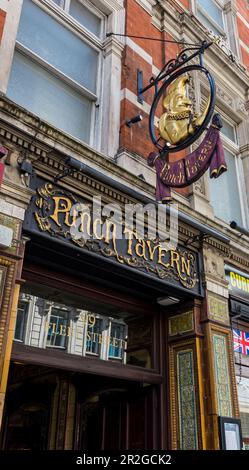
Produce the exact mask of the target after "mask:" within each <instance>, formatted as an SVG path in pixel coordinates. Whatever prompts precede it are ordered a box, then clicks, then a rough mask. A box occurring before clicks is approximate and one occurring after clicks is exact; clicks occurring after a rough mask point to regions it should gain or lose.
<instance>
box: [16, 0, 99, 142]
mask: <svg viewBox="0 0 249 470" xmlns="http://www.w3.org/2000/svg"><path fill="white" fill-rule="evenodd" d="M31 1H32V2H33V3H34V4H35V5H37V6H38V7H39V8H41V9H42V10H43V11H44V12H45V13H47V14H48V15H50V16H51V17H52V18H53V19H55V20H56V21H57V22H58V23H59V24H60V25H62V26H63V27H65V28H66V29H67V30H69V31H70V32H72V33H73V34H74V35H75V36H77V37H78V38H79V39H80V40H81V41H82V42H84V43H86V44H87V45H88V46H90V47H91V48H92V49H94V50H95V51H97V52H98V58H97V74H96V93H93V92H91V91H90V90H88V89H87V88H86V87H84V86H83V85H80V84H79V83H78V82H76V81H75V80H74V79H72V78H70V77H69V76H67V75H66V74H65V73H63V72H62V71H60V70H59V69H57V68H56V67H54V66H53V65H51V64H49V63H48V62H47V61H46V60H44V59H43V58H42V57H40V56H39V55H38V54H36V53H35V52H33V51H32V50H31V49H29V48H28V47H26V46H24V45H23V44H22V43H21V42H20V41H18V40H17V39H16V43H15V50H16V51H17V52H19V53H21V54H23V55H24V56H25V57H27V58H28V59H29V60H31V61H33V62H34V63H35V64H37V65H39V66H41V67H43V68H44V70H46V71H47V72H48V73H49V74H51V75H53V76H54V77H56V78H59V79H60V80H62V82H63V83H65V84H66V85H68V86H69V87H70V88H71V89H72V90H73V91H75V92H76V93H78V94H79V95H80V96H83V97H84V98H86V99H87V100H89V101H90V103H91V104H90V106H91V122H90V133H89V140H88V141H84V140H83V139H79V138H78V137H76V136H74V135H72V134H70V132H67V131H64V130H62V132H65V133H67V134H68V135H70V136H71V137H72V138H73V139H77V140H80V141H82V142H85V143H86V144H87V145H90V146H91V147H94V144H95V136H96V132H97V129H98V127H99V126H98V122H97V121H98V120H100V121H101V119H102V116H101V115H100V116H98V114H99V112H98V108H99V102H101V100H102V92H103V90H102V78H103V61H104V57H103V51H104V46H103V37H104V32H105V30H106V23H107V15H105V14H104V13H101V12H100V10H99V9H97V7H96V9H95V7H94V6H93V5H91V8H89V9H90V10H91V11H92V12H93V13H94V14H95V15H96V16H98V17H99V18H100V19H101V32H100V37H97V36H96V35H95V34H93V33H92V32H91V31H90V30H88V29H87V28H86V27H85V26H83V25H82V24H81V23H79V22H78V21H77V20H76V19H74V18H73V17H72V16H70V15H69V13H68V12H66V11H65V10H63V9H62V8H61V7H60V6H58V5H56V4H55V3H54V2H53V1H52V0H31ZM78 1H80V3H81V0H78ZM85 3H87V7H88V6H89V5H90V4H89V2H88V0H86V1H85ZM65 4H68V8H69V4H70V2H69V0H65ZM7 96H8V94H7ZM101 112H102V113H103V110H101ZM48 123H49V121H48ZM51 125H52V126H54V127H57V126H56V125H55V124H52V123H51ZM58 129H59V128H58Z"/></svg>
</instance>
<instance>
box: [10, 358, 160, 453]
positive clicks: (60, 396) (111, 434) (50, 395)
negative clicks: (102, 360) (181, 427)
mask: <svg viewBox="0 0 249 470" xmlns="http://www.w3.org/2000/svg"><path fill="white" fill-rule="evenodd" d="M157 397H158V389H157V386H152V385H148V384H147V385H146V384H142V383H141V382H130V381H128V380H122V379H114V378H110V377H101V376H94V375H91V374H78V373H72V372H67V371H59V370H54V369H52V368H48V367H44V366H42V367H37V366H36V367H35V366H33V365H28V364H20V363H12V364H11V371H10V375H9V383H8V392H7V398H6V406H5V415H4V426H3V432H2V438H1V441H2V442H1V448H2V449H6V450H14V449H15V450H25V449H26V450H46V449H48V450H49V449H51V450H52V449H75V450H88V451H98V450H111V449H113V450H114V449H115V450H122V449H123V450H124V449H129V450H133V449H134V450H135V449H136V450H145V449H146V450H152V449H155V448H158V445H159V444H158V438H159V436H158V434H157V433H158V425H157V424H156V417H155V416H154V413H153V410H155V409H156V408H157V405H158V404H157V399H158V398H157Z"/></svg>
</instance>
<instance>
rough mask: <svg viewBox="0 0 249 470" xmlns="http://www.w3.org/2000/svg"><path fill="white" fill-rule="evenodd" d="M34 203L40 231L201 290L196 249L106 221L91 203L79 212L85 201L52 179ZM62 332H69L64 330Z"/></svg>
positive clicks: (117, 222) (38, 190)
mask: <svg viewBox="0 0 249 470" xmlns="http://www.w3.org/2000/svg"><path fill="white" fill-rule="evenodd" d="M34 204H35V208H34V218H35V221H36V224H37V226H38V229H39V230H40V231H43V232H47V233H48V234H49V235H50V236H52V237H57V238H58V237H60V238H62V239H63V240H64V241H66V242H67V243H72V244H74V245H76V246H78V247H80V248H82V249H83V248H87V249H88V251H89V252H90V251H91V250H93V251H94V252H95V253H99V254H100V255H104V256H105V257H111V258H113V259H115V260H116V261H117V262H118V263H121V264H123V265H127V266H130V267H133V268H136V269H139V270H143V271H144V272H145V273H147V274H150V275H153V276H156V277H158V278H160V279H163V280H166V281H168V282H171V283H173V284H181V286H183V287H185V288H187V289H195V291H197V292H199V290H200V287H199V284H198V259H197V255H196V254H195V253H194V252H192V251H190V250H186V249H183V248H181V247H178V248H177V249H175V250H173V249H167V248H165V246H164V245H163V244H162V243H160V242H159V241H158V240H157V239H155V240H151V239H150V240H149V239H147V238H146V236H145V238H144V239H141V237H139V235H138V234H137V233H136V231H134V230H132V229H130V228H128V227H126V226H125V225H124V224H123V223H122V221H113V220H109V219H108V218H105V219H104V221H103V220H102V219H101V216H100V215H98V217H96V218H94V217H93V214H92V212H91V210H90V209H89V210H88V207H89V204H87V205H86V204H84V209H82V212H80V211H79V212H78V214H77V212H76V210H75V207H74V205H75V204H76V205H77V204H78V206H79V205H80V204H81V206H83V204H82V201H80V200H78V199H77V198H76V197H75V196H74V195H72V194H70V193H68V192H66V191H64V190H63V189H60V188H57V187H54V186H53V185H52V184H50V183H47V184H45V186H43V187H41V188H39V189H37V198H36V199H35V202H34ZM86 206H87V207H86ZM72 227H73V228H75V227H77V229H78V233H79V234H80V236H79V237H76V236H73V235H72V233H73V232H72V230H70V229H72ZM120 233H121V237H120V236H119V237H118V234H120ZM81 234H82V236H81ZM61 334H66V332H64V330H63V333H61Z"/></svg>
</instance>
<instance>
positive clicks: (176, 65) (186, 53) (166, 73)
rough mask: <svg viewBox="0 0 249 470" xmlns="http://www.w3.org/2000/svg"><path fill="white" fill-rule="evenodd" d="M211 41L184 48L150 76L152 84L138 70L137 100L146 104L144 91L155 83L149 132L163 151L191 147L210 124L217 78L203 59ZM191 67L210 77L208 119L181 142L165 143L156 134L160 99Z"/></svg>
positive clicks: (167, 151)
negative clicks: (156, 113) (193, 60)
mask: <svg viewBox="0 0 249 470" xmlns="http://www.w3.org/2000/svg"><path fill="white" fill-rule="evenodd" d="M211 44H212V42H209V43H208V42H206V41H204V42H203V43H202V45H201V46H196V47H188V48H186V49H184V50H183V51H182V52H181V53H180V54H179V55H178V56H177V57H176V58H175V59H171V60H169V61H168V62H167V63H166V64H165V65H164V67H163V68H162V70H161V71H160V73H159V74H158V75H157V77H155V78H154V77H152V78H151V79H150V83H149V85H147V86H145V87H143V73H142V71H141V70H138V72H137V88H138V95H137V99H138V102H139V103H141V104H143V94H144V93H145V92H146V91H147V90H149V89H150V88H152V87H154V89H155V93H154V98H153V102H152V105H151V110H150V117H149V132H150V137H151V140H152V142H153V144H154V145H155V146H156V147H157V149H158V150H159V152H160V153H161V154H168V153H169V152H178V151H180V150H183V149H184V148H186V147H189V146H190V145H191V144H192V143H193V142H194V141H195V140H196V139H198V137H200V135H201V134H202V133H203V131H204V130H205V129H206V128H207V125H208V123H209V121H210V119H211V117H212V114H213V111H214V105H215V82H214V79H213V77H212V75H211V74H210V72H209V71H208V70H207V69H206V68H205V67H204V60H203V55H204V52H205V50H206V49H207V48H208V47H210V46H211ZM196 57H198V59H199V61H198V63H193V64H189V62H190V61H191V60H192V59H194V58H196ZM191 71H200V72H201V73H204V74H205V75H206V77H207V80H208V83H209V88H210V101H209V106H208V109H207V111H206V114H205V119H203V122H202V123H201V125H200V126H199V127H198V128H196V129H195V132H194V133H193V134H192V135H191V134H190V135H189V136H188V137H187V138H185V139H184V140H183V141H182V142H180V143H178V145H170V143H169V142H167V143H165V142H164V145H163V144H161V143H160V141H162V140H163V138H162V136H159V138H158V137H157V136H156V134H155V124H154V122H155V111H156V108H157V106H158V103H159V101H160V99H161V98H162V97H163V96H164V94H165V93H166V90H167V88H168V87H169V86H170V84H171V83H172V82H174V80H176V79H177V78H178V77H180V75H183V74H184V73H186V74H187V73H188V72H191Z"/></svg>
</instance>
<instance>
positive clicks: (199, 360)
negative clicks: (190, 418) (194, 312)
mask: <svg viewBox="0 0 249 470" xmlns="http://www.w3.org/2000/svg"><path fill="white" fill-rule="evenodd" d="M196 362H197V380H198V391H199V406H200V428H201V441H202V450H206V449H207V442H206V422H205V405H204V400H205V390H204V378H203V371H202V362H203V361H202V352H201V340H200V338H196Z"/></svg>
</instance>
